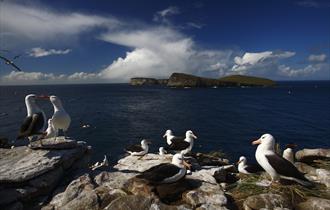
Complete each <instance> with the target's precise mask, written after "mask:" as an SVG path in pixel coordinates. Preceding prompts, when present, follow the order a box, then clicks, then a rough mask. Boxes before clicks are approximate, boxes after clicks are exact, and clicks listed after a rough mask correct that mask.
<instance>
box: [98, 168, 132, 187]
mask: <svg viewBox="0 0 330 210" xmlns="http://www.w3.org/2000/svg"><path fill="white" fill-rule="evenodd" d="M135 175H136V173H123V172H106V171H103V172H101V173H100V174H98V175H97V176H95V178H94V181H95V183H96V184H97V185H99V186H106V187H109V188H116V189H121V188H123V187H124V184H125V183H126V182H127V180H129V179H130V178H132V177H134V176H135Z"/></svg>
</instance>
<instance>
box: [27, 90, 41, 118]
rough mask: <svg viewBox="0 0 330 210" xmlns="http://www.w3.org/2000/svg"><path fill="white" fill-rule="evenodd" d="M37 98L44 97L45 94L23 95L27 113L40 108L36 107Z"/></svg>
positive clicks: (30, 113)
mask: <svg viewBox="0 0 330 210" xmlns="http://www.w3.org/2000/svg"><path fill="white" fill-rule="evenodd" d="M37 99H46V97H45V96H38V95H35V94H29V95H27V96H25V104H26V108H27V112H28V115H29V116H30V115H32V114H33V113H35V112H39V111H40V108H39V107H38V105H37V103H36V100H37Z"/></svg>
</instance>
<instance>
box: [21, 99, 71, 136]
mask: <svg viewBox="0 0 330 210" xmlns="http://www.w3.org/2000/svg"><path fill="white" fill-rule="evenodd" d="M39 99H46V100H50V102H51V103H52V105H53V108H54V113H53V116H52V118H51V119H50V120H48V128H47V130H46V126H47V121H46V115H45V112H44V111H43V110H42V109H41V108H40V107H39V106H38V104H37V100H39ZM25 105H26V109H27V116H26V118H25V120H24V122H23V123H22V125H21V128H20V132H19V134H18V136H17V139H22V138H24V137H28V138H29V140H30V141H32V140H33V139H34V138H36V137H37V138H45V137H54V136H55V137H56V136H58V133H59V130H63V132H64V134H65V133H66V131H67V129H68V128H69V126H70V123H71V118H70V116H69V115H68V114H67V113H66V111H65V110H64V108H63V106H62V102H61V100H60V99H59V98H58V97H57V96H37V95H35V94H29V95H27V96H26V97H25ZM45 130H46V132H45Z"/></svg>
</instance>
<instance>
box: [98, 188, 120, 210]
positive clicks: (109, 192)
mask: <svg viewBox="0 0 330 210" xmlns="http://www.w3.org/2000/svg"><path fill="white" fill-rule="evenodd" d="M95 192H96V194H97V196H98V199H99V206H100V209H103V208H105V207H106V206H108V205H109V204H110V203H111V202H112V201H114V200H115V199H117V198H120V197H124V196H126V195H127V194H126V193H125V192H124V191H123V190H120V189H110V188H108V187H105V186H99V187H97V188H95Z"/></svg>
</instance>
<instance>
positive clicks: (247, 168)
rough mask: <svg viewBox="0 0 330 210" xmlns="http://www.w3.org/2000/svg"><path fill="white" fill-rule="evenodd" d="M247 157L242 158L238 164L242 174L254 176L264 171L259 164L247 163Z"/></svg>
mask: <svg viewBox="0 0 330 210" xmlns="http://www.w3.org/2000/svg"><path fill="white" fill-rule="evenodd" d="M246 162H247V160H246V157H244V156H241V157H240V158H239V161H238V162H237V163H238V171H239V172H240V173H242V174H254V173H257V172H260V171H262V170H263V169H262V168H261V167H260V165H257V164H247V163H246Z"/></svg>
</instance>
